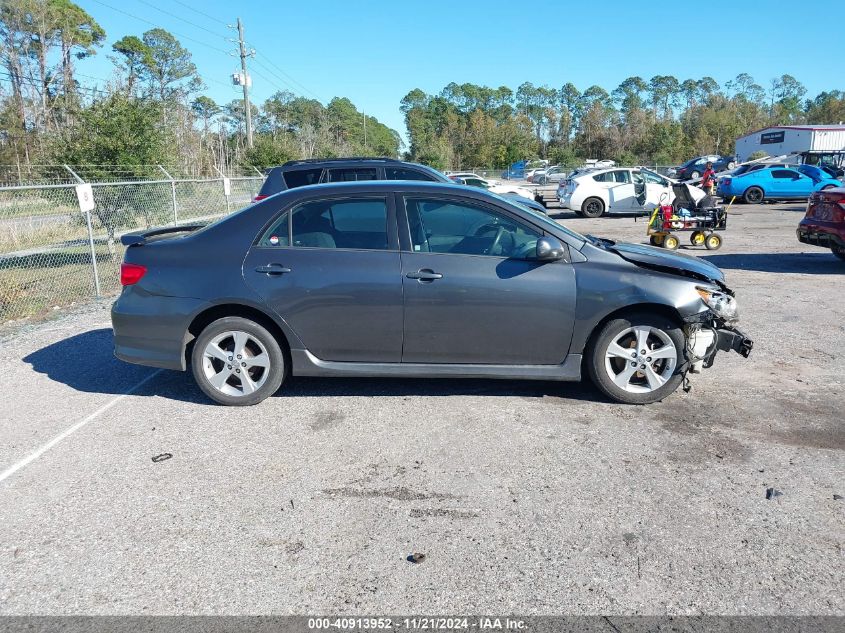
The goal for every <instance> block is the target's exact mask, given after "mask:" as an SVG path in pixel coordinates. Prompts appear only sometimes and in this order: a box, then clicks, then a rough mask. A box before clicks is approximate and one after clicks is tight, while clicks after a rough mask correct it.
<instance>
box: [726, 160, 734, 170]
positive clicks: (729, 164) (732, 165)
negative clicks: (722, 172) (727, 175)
mask: <svg viewBox="0 0 845 633" xmlns="http://www.w3.org/2000/svg"><path fill="white" fill-rule="evenodd" d="M734 167H736V163H735V162H733V161H731V162H729V163H728V169H733V168H734Z"/></svg>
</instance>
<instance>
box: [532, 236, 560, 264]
mask: <svg viewBox="0 0 845 633" xmlns="http://www.w3.org/2000/svg"><path fill="white" fill-rule="evenodd" d="M562 257H563V244H561V243H560V240H558V239H557V238H555V237H541V238H540V239H539V240H537V251H536V254H535V256H534V259H536V260H538V261H541V262H551V261H555V260H557V259H561V258H562Z"/></svg>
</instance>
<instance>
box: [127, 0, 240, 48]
mask: <svg viewBox="0 0 845 633" xmlns="http://www.w3.org/2000/svg"><path fill="white" fill-rule="evenodd" d="M138 2H140V3H142V4H145V5H147V6H148V7H152V8H153V9H155V10H156V11H159V12H161V13H164V14H165V15H169V16H170V17H172V18H176V19H177V20H181V21H182V22H185V23H186V24H190V25H191V26H193V27H194V28H197V29H200V30H202V31H205V32H206V33H211V34H212V35H214V36H215V37H219V38H221V39H224V40H225V39H226V38H225V37H224V36H223V35H220V33H216V32H215V31H212V30H211V29H207V28H205V27H204V26H200V25H199V24H197V23H196V22H191V21H190V20H186V19H185V18H183V17H181V16H179V15H176V14H175V13H171V12H170V11H165V10H164V9H161V8H159V7H157V6H156V5H154V4H153V3H152V2H147V0H138Z"/></svg>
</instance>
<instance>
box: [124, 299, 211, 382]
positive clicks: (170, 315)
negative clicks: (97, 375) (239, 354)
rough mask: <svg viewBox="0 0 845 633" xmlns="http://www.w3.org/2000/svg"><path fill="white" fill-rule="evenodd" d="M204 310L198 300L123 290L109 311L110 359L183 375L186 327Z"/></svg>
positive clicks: (187, 337) (202, 303) (204, 306)
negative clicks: (168, 370)
mask: <svg viewBox="0 0 845 633" xmlns="http://www.w3.org/2000/svg"><path fill="white" fill-rule="evenodd" d="M208 306H210V304H209V303H208V302H207V301H204V300H202V299H190V298H183V297H163V296H159V295H151V294H148V293H145V292H143V291H140V290H137V289H134V288H127V289H124V291H123V294H121V295H120V297H118V299H117V301H115V302H114V305H112V310H111V321H112V329H113V330H114V355H115V356H116V357H117V358H119V359H120V360H123V361H126V362H127V363H134V364H136V365H147V366H149V367H161V368H164V369H177V370H180V371H184V370H185V366H186V363H185V345H186V344H187V342H188V339H189V334H188V326H189V325H190V323H191V321H192V320H193V318H194V316H195V315H196V314H197V313H199V312H200V311H202V310H203V309H204V308H206V307H208Z"/></svg>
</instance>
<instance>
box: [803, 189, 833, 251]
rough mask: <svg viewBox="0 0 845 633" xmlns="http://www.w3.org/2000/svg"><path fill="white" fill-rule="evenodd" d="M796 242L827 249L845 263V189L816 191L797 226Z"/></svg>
mask: <svg viewBox="0 0 845 633" xmlns="http://www.w3.org/2000/svg"><path fill="white" fill-rule="evenodd" d="M797 233H798V240H799V241H800V242H803V243H804V244H812V245H813V246H822V247H824V248H829V249H830V250H831V251H832V252H833V254H834V255H836V256H837V257H838V258H839V259H841V260H843V261H845V187H836V188H835V189H825V190H824V191H817V192H815V193H814V194H813V195H812V196H810V202H809V203H808V204H807V213H806V215H805V216H804V219H803V220H801V223H800V224H799V225H798V231H797Z"/></svg>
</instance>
